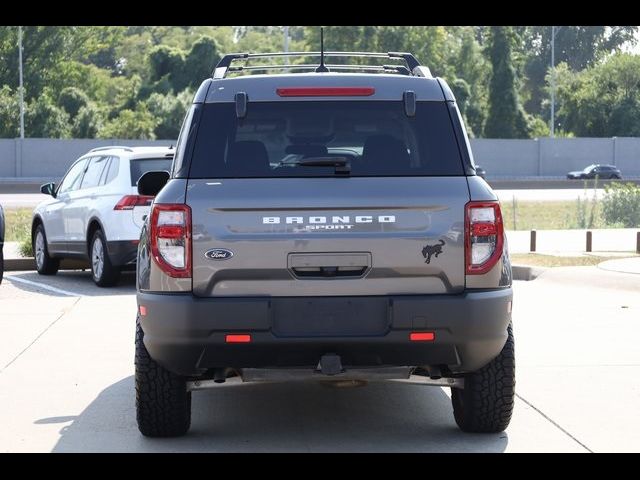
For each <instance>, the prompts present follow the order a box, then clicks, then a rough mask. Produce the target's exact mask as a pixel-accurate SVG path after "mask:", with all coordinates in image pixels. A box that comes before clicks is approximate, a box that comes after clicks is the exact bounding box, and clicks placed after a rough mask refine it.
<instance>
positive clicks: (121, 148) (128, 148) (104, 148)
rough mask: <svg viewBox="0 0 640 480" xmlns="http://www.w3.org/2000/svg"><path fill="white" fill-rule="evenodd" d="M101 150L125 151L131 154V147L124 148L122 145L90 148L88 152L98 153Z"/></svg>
mask: <svg viewBox="0 0 640 480" xmlns="http://www.w3.org/2000/svg"><path fill="white" fill-rule="evenodd" d="M101 150H126V151H127V152H133V149H132V148H131V147H124V146H122V145H105V146H104V147H96V148H92V149H91V150H89V152H99V151H101Z"/></svg>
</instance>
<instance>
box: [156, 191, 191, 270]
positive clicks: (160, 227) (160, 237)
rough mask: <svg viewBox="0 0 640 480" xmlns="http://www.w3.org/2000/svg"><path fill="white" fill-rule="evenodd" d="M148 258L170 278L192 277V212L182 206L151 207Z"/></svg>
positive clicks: (160, 205) (163, 205)
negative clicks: (151, 257) (149, 254)
mask: <svg viewBox="0 0 640 480" xmlns="http://www.w3.org/2000/svg"><path fill="white" fill-rule="evenodd" d="M150 225H151V227H150V232H149V234H150V236H151V255H152V256H153V259H154V260H155V262H156V263H157V264H158V266H159V267H160V269H161V270H162V271H163V272H165V273H166V274H167V275H169V276H171V277H177V278H185V277H190V276H191V209H190V208H189V207H188V206H187V205H183V204H158V203H156V204H154V205H153V207H151V222H150Z"/></svg>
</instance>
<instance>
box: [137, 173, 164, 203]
mask: <svg viewBox="0 0 640 480" xmlns="http://www.w3.org/2000/svg"><path fill="white" fill-rule="evenodd" d="M168 181H169V172H166V171H159V172H147V173H145V174H144V175H142V176H141V177H140V180H138V194H140V195H148V196H150V197H155V196H156V195H157V194H158V192H159V191H160V190H162V188H163V187H164V186H165V185H166V184H167V182H168Z"/></svg>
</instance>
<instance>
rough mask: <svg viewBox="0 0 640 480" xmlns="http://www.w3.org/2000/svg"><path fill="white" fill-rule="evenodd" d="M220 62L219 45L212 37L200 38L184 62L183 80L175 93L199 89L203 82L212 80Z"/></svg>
mask: <svg viewBox="0 0 640 480" xmlns="http://www.w3.org/2000/svg"><path fill="white" fill-rule="evenodd" d="M219 61H220V54H219V53H218V44H217V42H216V41H215V40H214V39H213V38H211V37H200V38H199V39H198V40H196V42H195V43H194V44H193V45H192V47H191V50H190V51H189V53H188V54H187V57H186V59H185V62H184V70H183V74H184V75H183V78H182V81H181V82H180V84H179V85H176V89H175V91H176V92H178V91H181V90H183V89H184V88H187V87H189V88H192V89H194V90H195V89H197V88H198V87H199V86H200V84H201V83H202V81H203V80H205V79H206V78H210V77H211V74H212V72H213V68H214V67H215V66H216V65H217V64H218V62H219Z"/></svg>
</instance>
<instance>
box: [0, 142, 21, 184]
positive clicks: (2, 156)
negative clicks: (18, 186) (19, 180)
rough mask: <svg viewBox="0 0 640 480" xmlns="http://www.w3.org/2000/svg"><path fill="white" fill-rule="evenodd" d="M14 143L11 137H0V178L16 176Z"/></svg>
mask: <svg viewBox="0 0 640 480" xmlns="http://www.w3.org/2000/svg"><path fill="white" fill-rule="evenodd" d="M16 143H18V142H17V141H16V140H14V139H13V138H0V178H2V177H15V176H16Z"/></svg>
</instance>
